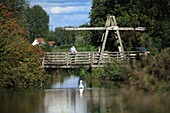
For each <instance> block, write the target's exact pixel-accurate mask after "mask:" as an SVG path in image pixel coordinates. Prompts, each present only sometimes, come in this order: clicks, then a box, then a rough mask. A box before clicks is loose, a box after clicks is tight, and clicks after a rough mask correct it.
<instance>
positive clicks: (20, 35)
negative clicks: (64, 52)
mask: <svg viewBox="0 0 170 113" xmlns="http://www.w3.org/2000/svg"><path fill="white" fill-rule="evenodd" d="M0 9H1V10H0V15H1V16H0V31H1V32H0V75H1V76H0V87H28V86H30V85H34V86H36V85H38V86H39V85H40V84H41V83H42V82H43V81H44V80H45V78H46V76H45V75H44V70H43V69H42V68H41V67H40V66H41V59H40V57H42V55H43V52H42V51H41V49H40V48H39V47H33V46H32V45H31V44H29V42H28V41H27V40H26V39H25V38H24V36H25V35H24V34H25V31H24V30H23V28H22V27H21V26H20V25H19V24H18V21H17V20H16V19H15V18H13V17H12V16H11V14H12V12H10V11H9V10H8V8H7V7H6V6H4V5H2V4H0Z"/></svg>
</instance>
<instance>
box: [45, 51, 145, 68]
mask: <svg viewBox="0 0 170 113" xmlns="http://www.w3.org/2000/svg"><path fill="white" fill-rule="evenodd" d="M138 55H140V56H141V55H142V56H144V55H145V54H144V53H142V52H136V51H128V52H124V54H123V53H121V52H104V53H103V57H102V59H100V53H99V52H77V53H76V56H75V59H74V58H72V55H71V54H70V52H47V53H46V55H45V57H44V58H43V62H42V66H43V68H80V67H89V66H92V67H100V66H104V65H105V64H107V63H111V61H112V60H113V59H116V60H123V59H127V58H128V59H135V58H136V56H138ZM99 59H100V60H101V61H99Z"/></svg>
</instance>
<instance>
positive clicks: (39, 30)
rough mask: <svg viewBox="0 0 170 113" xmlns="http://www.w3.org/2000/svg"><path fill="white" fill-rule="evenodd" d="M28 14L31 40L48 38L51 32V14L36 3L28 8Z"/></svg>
mask: <svg viewBox="0 0 170 113" xmlns="http://www.w3.org/2000/svg"><path fill="white" fill-rule="evenodd" d="M26 15H27V22H28V24H29V32H30V36H31V41H33V40H34V39H35V38H46V37H47V34H48V33H49V26H48V24H49V16H48V14H47V13H46V12H45V10H44V9H43V8H42V7H41V6H39V5H34V6H33V7H31V8H27V13H26Z"/></svg>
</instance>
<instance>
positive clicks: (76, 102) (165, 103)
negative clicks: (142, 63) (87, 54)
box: [0, 70, 170, 113]
mask: <svg viewBox="0 0 170 113" xmlns="http://www.w3.org/2000/svg"><path fill="white" fill-rule="evenodd" d="M50 74H51V78H50V79H49V80H48V81H47V83H46V86H45V88H42V89H27V90H12V91H10V90H8V91H1V92H0V113H169V112H170V93H148V92H143V91H138V90H135V89H133V88H128V89H127V88H118V87H116V86H115V85H114V84H111V83H106V82H103V83H101V82H99V81H97V80H95V79H93V80H84V86H85V89H84V90H82V89H79V88H78V86H79V81H80V79H82V78H80V77H79V75H78V73H76V72H74V71H66V70H64V71H54V72H51V73H50Z"/></svg>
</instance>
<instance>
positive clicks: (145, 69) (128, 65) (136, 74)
mask: <svg viewBox="0 0 170 113" xmlns="http://www.w3.org/2000/svg"><path fill="white" fill-rule="evenodd" d="M148 57H149V58H147V59H142V60H140V61H135V62H134V61H127V60H124V61H116V60H113V61H112V63H110V64H107V65H106V66H104V67H100V68H94V69H92V73H89V72H88V69H82V70H81V76H82V77H84V78H85V79H89V78H90V77H92V79H94V78H95V79H99V80H101V81H112V82H114V83H115V84H117V85H120V86H122V85H128V86H133V87H136V88H138V89H143V90H146V91H161V92H162V91H170V48H166V49H164V50H162V51H161V52H160V53H159V54H157V55H155V56H148Z"/></svg>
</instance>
